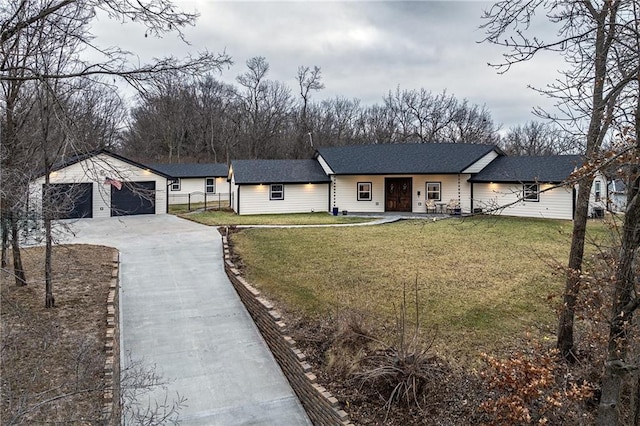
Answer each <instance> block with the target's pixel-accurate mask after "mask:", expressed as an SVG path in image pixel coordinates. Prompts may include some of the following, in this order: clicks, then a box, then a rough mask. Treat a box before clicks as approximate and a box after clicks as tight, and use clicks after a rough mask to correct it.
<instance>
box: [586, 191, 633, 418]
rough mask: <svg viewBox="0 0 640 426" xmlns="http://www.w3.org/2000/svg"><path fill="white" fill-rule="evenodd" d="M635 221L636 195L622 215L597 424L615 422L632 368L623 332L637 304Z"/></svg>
mask: <svg viewBox="0 0 640 426" xmlns="http://www.w3.org/2000/svg"><path fill="white" fill-rule="evenodd" d="M632 210H633V211H632ZM638 224H640V200H639V199H638V196H636V197H635V200H634V202H633V203H632V205H631V206H630V208H628V209H627V213H626V215H625V220H624V228H623V235H622V246H621V248H620V254H619V258H618V267H617V270H616V278H615V282H614V283H613V284H614V296H613V312H612V317H613V318H612V320H611V325H610V326H609V347H608V349H607V361H606V364H605V370H604V374H603V377H602V394H601V395H602V396H601V397H600V405H599V406H598V421H597V424H598V425H599V426H611V425H617V424H618V417H619V414H620V410H619V405H620V394H621V389H622V384H623V381H624V378H625V377H626V376H627V375H628V374H629V371H630V369H631V368H635V367H630V366H629V365H628V364H627V352H628V351H627V349H628V344H629V343H628V340H627V333H628V331H629V330H628V329H629V327H630V324H631V321H632V318H633V312H634V310H635V309H636V308H637V304H638V300H637V299H635V298H634V295H635V274H634V272H635V271H634V260H635V257H636V252H637V250H638V244H640V236H639V235H638V231H637V229H636V228H637V227H638Z"/></svg>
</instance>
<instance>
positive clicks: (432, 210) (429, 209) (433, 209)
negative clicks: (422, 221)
mask: <svg viewBox="0 0 640 426" xmlns="http://www.w3.org/2000/svg"><path fill="white" fill-rule="evenodd" d="M424 205H425V206H426V207H427V213H435V212H436V203H435V201H433V200H427V202H426V203H424Z"/></svg>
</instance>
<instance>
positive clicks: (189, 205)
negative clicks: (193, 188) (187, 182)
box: [187, 193, 191, 211]
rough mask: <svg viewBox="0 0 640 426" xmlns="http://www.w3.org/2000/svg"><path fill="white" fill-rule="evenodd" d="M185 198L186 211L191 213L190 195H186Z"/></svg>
mask: <svg viewBox="0 0 640 426" xmlns="http://www.w3.org/2000/svg"><path fill="white" fill-rule="evenodd" d="M187 197H188V198H187V211H191V193H188V194H187Z"/></svg>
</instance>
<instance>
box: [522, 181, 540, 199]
mask: <svg viewBox="0 0 640 426" xmlns="http://www.w3.org/2000/svg"><path fill="white" fill-rule="evenodd" d="M522 192H523V194H522V198H523V199H524V201H540V198H539V197H540V188H539V186H538V184H537V183H525V184H524V186H523V191H522Z"/></svg>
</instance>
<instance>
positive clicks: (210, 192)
mask: <svg viewBox="0 0 640 426" xmlns="http://www.w3.org/2000/svg"><path fill="white" fill-rule="evenodd" d="M209 179H211V181H212V182H213V185H208V184H207V181H208V180H209ZM209 187H212V188H213V191H209ZM204 192H205V194H215V193H216V178H214V177H208V178H204Z"/></svg>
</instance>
